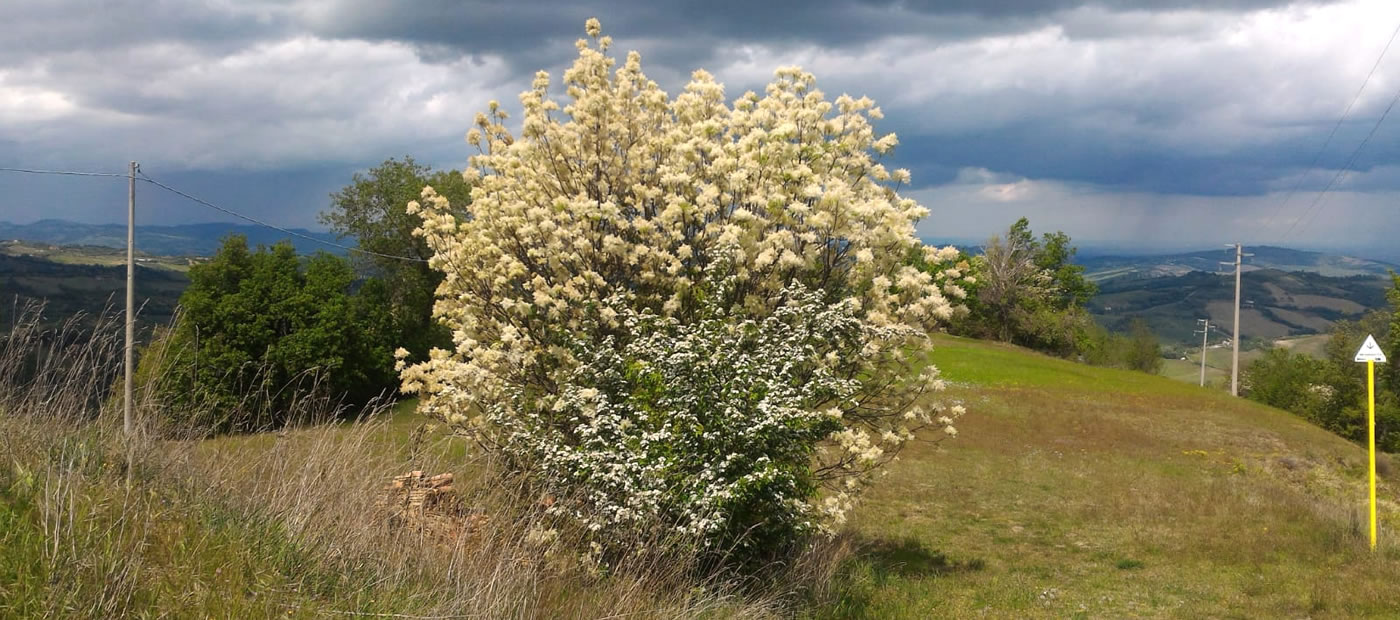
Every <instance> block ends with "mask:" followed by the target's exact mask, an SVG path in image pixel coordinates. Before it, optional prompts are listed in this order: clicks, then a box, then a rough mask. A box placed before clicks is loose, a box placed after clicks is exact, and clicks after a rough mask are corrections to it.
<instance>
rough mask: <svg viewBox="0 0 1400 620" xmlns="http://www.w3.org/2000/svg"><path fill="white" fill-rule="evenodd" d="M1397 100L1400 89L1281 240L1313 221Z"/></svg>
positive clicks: (1399, 97)
mask: <svg viewBox="0 0 1400 620" xmlns="http://www.w3.org/2000/svg"><path fill="white" fill-rule="evenodd" d="M1396 102H1400V90H1396V91H1395V96H1394V97H1392V98H1391V99H1390V104H1389V105H1387V106H1385V111H1384V112H1381V117H1380V118H1378V119H1376V124H1375V125H1372V126H1371V131H1370V132H1369V133H1367V134H1366V138H1365V139H1363V140H1361V144H1358V145H1356V148H1355V149H1354V150H1352V152H1351V156H1350V157H1348V158H1347V163H1346V164H1344V165H1343V166H1342V168H1341V170H1338V171H1337V174H1335V175H1333V176H1332V180H1331V181H1328V182H1327V186H1326V187H1324V188H1322V191H1321V192H1320V193H1318V195H1317V197H1316V198H1313V201H1312V204H1311V205H1308V209H1307V210H1306V211H1304V212H1303V215H1302V216H1301V217H1299V218H1298V219H1296V220H1293V225H1292V226H1289V227H1288V230H1287V231H1285V232H1284V233H1283V236H1282V237H1280V238H1279V241H1280V242H1283V241H1287V240H1288V236H1289V235H1291V234H1292V233H1293V229H1295V228H1297V227H1298V223H1299V222H1302V221H1303V220H1304V219H1308V220H1309V221H1311V216H1312V215H1313V211H1314V210H1316V209H1317V205H1318V204H1319V203H1320V202H1322V199H1323V198H1324V197H1326V196H1327V192H1329V191H1331V190H1332V187H1333V186H1334V185H1336V184H1337V181H1340V180H1341V179H1342V177H1344V176H1346V174H1347V173H1348V172H1350V171H1351V165H1352V164H1353V163H1355V162H1356V156H1357V155H1358V154H1360V153H1361V149H1363V148H1365V147H1366V144H1367V143H1369V142H1370V141H1371V138H1372V137H1374V136H1375V135H1376V130H1378V129H1380V128H1381V123H1384V122H1385V118H1386V117H1387V116H1389V115H1390V111H1391V110H1392V109H1394V108H1395V103H1396Z"/></svg>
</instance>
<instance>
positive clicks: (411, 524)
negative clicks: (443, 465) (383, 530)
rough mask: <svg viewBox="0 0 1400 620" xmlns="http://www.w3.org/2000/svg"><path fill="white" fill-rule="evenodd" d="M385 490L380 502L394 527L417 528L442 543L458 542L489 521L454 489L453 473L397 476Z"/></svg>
mask: <svg viewBox="0 0 1400 620" xmlns="http://www.w3.org/2000/svg"><path fill="white" fill-rule="evenodd" d="M384 491H385V494H384V498H383V499H382V500H380V505H381V506H382V507H384V508H385V509H386V510H388V512H389V525H390V526H391V527H395V528H403V529H409V530H415V531H417V532H418V533H419V534H421V535H423V536H425V537H430V538H435V539H437V541H438V542H440V543H442V544H449V545H450V544H455V543H456V542H457V541H458V540H459V539H460V538H461V537H462V536H463V535H464V534H471V533H474V532H476V531H479V530H480V529H481V528H482V526H484V525H485V524H486V520H487V517H486V515H485V514H484V513H482V512H481V511H479V510H472V509H470V508H468V507H467V506H466V505H464V504H463V503H462V500H461V498H460V497H458V496H457V493H456V492H455V491H454V490H453V489H452V474H450V473H444V474H438V475H436V476H429V475H427V474H425V473H423V472H422V471H413V472H409V473H407V474H404V475H402V476H394V478H393V480H391V481H390V482H389V484H388V485H387V486H385V487H384Z"/></svg>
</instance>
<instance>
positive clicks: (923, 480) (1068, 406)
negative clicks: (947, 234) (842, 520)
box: [815, 339, 1400, 617]
mask: <svg viewBox="0 0 1400 620" xmlns="http://www.w3.org/2000/svg"><path fill="white" fill-rule="evenodd" d="M940 345H941V346H940V347H939V349H938V351H937V353H936V354H935V360H936V361H937V362H938V363H939V364H940V365H941V366H942V368H943V370H944V373H945V375H947V376H948V377H949V378H950V379H952V380H954V381H956V382H957V383H958V384H959V388H958V390H960V391H961V393H962V394H963V395H964V396H965V397H966V398H967V400H968V408H969V411H970V413H969V414H968V417H967V418H966V419H965V421H964V422H963V424H961V425H960V428H961V430H962V433H961V434H960V435H959V437H958V439H957V440H956V441H954V442H951V443H945V444H943V445H942V446H939V447H936V448H935V447H927V448H923V449H916V450H914V451H911V452H909V453H907V454H906V455H904V456H903V460H902V463H901V464H900V465H899V466H897V467H896V468H895V470H894V471H893V472H892V473H891V475H890V476H889V478H888V479H887V480H886V482H885V483H884V484H883V485H881V486H879V487H877V488H876V489H875V491H874V493H873V494H872V495H871V496H870V498H869V500H870V501H869V502H868V503H867V504H866V505H865V507H864V508H863V511H862V512H861V513H860V515H859V517H858V519H857V522H856V524H855V530H856V531H857V532H858V533H859V536H860V537H861V539H863V540H865V541H868V542H869V543H870V544H871V546H872V548H873V552H871V553H868V554H867V555H865V556H864V557H863V558H862V559H860V560H857V561H856V562H855V563H854V564H853V565H852V566H849V567H848V568H847V569H846V572H845V579H846V581H845V583H844V585H843V586H842V588H844V590H843V591H844V593H845V596H844V598H842V599H841V601H840V603H839V604H838V605H837V606H836V607H835V609H826V610H822V611H820V612H818V613H816V614H815V615H818V616H837V617H856V616H865V617H971V616H974V615H978V614H989V615H991V616H1002V617H1006V616H1017V617H1027V616H1044V617H1127V616H1133V617H1143V616H1148V617H1152V616H1175V617H1221V616H1225V617H1231V616H1235V617H1305V616H1313V617H1329V616H1331V617H1336V616H1342V617H1349V616H1367V615H1370V616H1378V617H1386V616H1391V617H1393V616H1394V615H1395V614H1400V599H1396V598H1395V596H1394V586H1393V584H1394V583H1395V582H1396V581H1397V579H1400V505H1397V499H1400V498H1398V497H1397V493H1396V487H1395V485H1394V482H1393V481H1392V480H1389V479H1387V480H1385V481H1384V482H1383V484H1382V486H1381V496H1382V498H1383V507H1382V515H1383V521H1382V526H1381V531H1382V544H1383V547H1382V549H1381V551H1380V552H1379V553H1376V554H1372V553H1370V552H1369V551H1368V550H1367V548H1366V543H1365V541H1364V539H1363V538H1362V537H1361V532H1362V531H1364V527H1365V517H1364V514H1365V513H1364V506H1365V498H1366V495H1365V490H1364V481H1363V477H1362V476H1363V471H1364V457H1365V455H1364V452H1363V451H1361V450H1360V449H1358V448H1357V447H1355V446H1353V445H1351V444H1349V443H1348V442H1346V441H1344V440H1342V439H1340V438H1338V437H1335V436H1333V435H1331V434H1329V433H1327V432H1325V431H1322V430H1320V429H1318V428H1315V427H1313V426H1310V425H1308V424H1306V423H1304V422H1302V421H1301V420H1299V419H1297V418H1295V417H1293V416H1291V415H1289V414H1287V413H1284V412H1281V411H1278V410H1274V409H1270V408H1267V407H1262V406H1258V405H1256V404H1253V403H1250V402H1246V401H1242V400H1236V399H1232V398H1230V397H1229V396H1228V395H1224V394H1221V393H1219V392H1216V391H1211V390H1202V389H1199V388H1196V387H1194V386H1191V385H1188V384H1184V383H1180V382H1175V381H1171V380H1168V379H1165V378H1162V377H1154V376H1149V375H1145V374H1141V373H1132V372H1126V371H1117V370H1111V369H1102V368H1092V367H1087V366H1083V365H1077V364H1073V363H1069V362H1064V361H1061V360H1057V359H1052V358H1048V357H1044V356H1040V355H1035V354H1030V353H1026V352H1024V351H1021V350H1017V349H1014V348H1011V347H1005V346H1000V345H993V344H987V343H981V342H972V341H965V340H956V339H944V340H942V341H941V342H940ZM1387 464H1388V462H1387ZM1387 469H1388V468H1387ZM1392 475H1393V474H1392Z"/></svg>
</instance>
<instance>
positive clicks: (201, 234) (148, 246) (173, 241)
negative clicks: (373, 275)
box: [0, 220, 355, 256]
mask: <svg viewBox="0 0 1400 620" xmlns="http://www.w3.org/2000/svg"><path fill="white" fill-rule="evenodd" d="M290 230H292V231H293V232H296V233H297V234H300V235H305V236H306V237H310V238H311V239H317V240H320V241H326V242H330V243H338V244H340V245H349V246H354V245H355V242H354V240H353V239H347V240H345V241H339V240H337V238H336V236H335V235H334V234H331V233H328V232H316V231H311V230H305V229H301V228H293V229H290ZM231 234H239V235H243V236H245V237H247V238H248V245H250V246H256V245H259V244H263V245H272V244H273V243H276V242H278V241H281V240H283V239H287V240H290V241H291V242H292V245H294V246H296V249H297V252H299V253H304V254H309V253H312V252H315V251H317V250H325V251H327V252H330V253H332V254H341V255H343V254H345V251H344V250H342V249H340V248H337V247H334V246H330V245H326V244H324V243H317V242H315V241H310V240H308V239H305V238H296V237H293V236H290V235H288V234H287V233H284V232H282V231H279V230H274V229H271V228H265V227H262V226H255V225H251V224H230V223H222V222H212V223H206V224H184V225H179V226H140V225H138V226H137V227H136V248H137V250H139V251H140V252H143V253H145V254H149V255H156V256H210V255H212V254H213V253H214V251H215V250H217V249H218V248H219V244H220V243H221V242H222V240H223V238H224V237H226V236H228V235H231ZM0 240H4V241H14V240H23V241H30V242H39V243H47V244H51V245H57V246H96V247H106V248H123V249H124V248H126V225H124V224H80V223H78V222H70V221H67V220H39V221H37V222H34V223H32V224H11V223H9V222H0Z"/></svg>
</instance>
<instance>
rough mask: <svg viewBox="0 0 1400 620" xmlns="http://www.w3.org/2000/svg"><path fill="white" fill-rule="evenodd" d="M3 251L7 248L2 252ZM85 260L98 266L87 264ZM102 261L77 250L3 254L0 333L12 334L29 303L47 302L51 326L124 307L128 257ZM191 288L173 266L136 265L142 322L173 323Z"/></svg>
mask: <svg viewBox="0 0 1400 620" xmlns="http://www.w3.org/2000/svg"><path fill="white" fill-rule="evenodd" d="M11 247H12V246H11ZM3 249H6V248H0V250H3ZM55 258H57V260H55ZM60 260H62V261H63V262H59V261H60ZM87 260H91V261H92V262H94V263H98V264H90V263H85V261H87ZM103 260H104V255H103V254H101V253H95V254H93V255H92V256H91V257H90V258H89V257H83V256H79V255H78V254H77V251H76V250H73V251H71V252H68V253H65V254H64V255H62V256H59V257H53V256H34V255H27V254H19V255H11V254H6V253H4V252H3V251H0V332H4V331H6V330H8V329H10V322H11V321H12V320H14V315H15V314H16V313H17V312H19V311H20V310H21V309H23V307H24V306H25V304H27V303H44V304H45V309H44V317H45V318H46V319H47V320H48V321H50V322H55V321H62V320H66V319H68V318H69V317H71V316H73V315H75V314H78V313H83V314H85V315H88V316H89V317H91V315H93V314H97V313H101V312H103V311H107V310H114V311H116V312H120V311H121V310H122V308H123V305H124V304H125V303H126V266H125V264H124V263H125V257H123V258H122V262H123V264H122V265H121V266H116V265H105V264H101V262H102V261H103ZM188 284H189V280H188V279H187V278H186V277H185V274H184V273H183V272H182V271H181V270H179V269H177V268H175V267H174V266H172V265H170V264H163V263H159V262H155V261H151V262H143V263H140V264H138V265H137V266H136V305H137V307H138V308H139V309H140V315H139V317H138V320H139V321H140V323H141V324H142V325H160V324H165V323H168V322H170V319H171V317H172V315H173V313H174V311H175V306H176V304H177V302H178V301H179V299H180V294H181V293H182V292H184V290H185V286H186V285H188Z"/></svg>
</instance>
